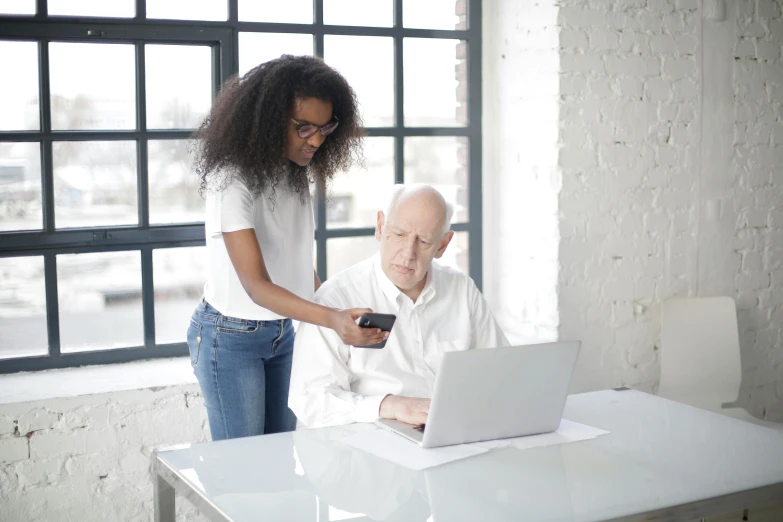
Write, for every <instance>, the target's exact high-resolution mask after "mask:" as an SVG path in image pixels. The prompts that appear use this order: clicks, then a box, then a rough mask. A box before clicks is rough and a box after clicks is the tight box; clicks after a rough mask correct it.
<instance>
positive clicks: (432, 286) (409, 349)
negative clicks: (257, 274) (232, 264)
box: [288, 185, 508, 428]
mask: <svg viewBox="0 0 783 522" xmlns="http://www.w3.org/2000/svg"><path fill="white" fill-rule="evenodd" d="M452 213H453V209H452V207H451V205H449V204H448V203H447V202H446V201H445V200H444V199H443V196H442V195H441V194H440V193H439V192H438V191H437V190H435V189H434V188H432V187H430V186H427V185H415V186H405V185H397V186H396V187H395V190H394V192H393V194H392V198H391V201H390V203H389V206H388V208H387V211H386V213H384V212H378V222H377V226H376V229H375V237H376V238H377V239H378V241H380V252H379V254H376V255H375V256H374V257H372V258H370V259H367V260H365V261H362V262H360V263H358V264H356V265H354V266H352V267H351V268H348V269H347V270H345V271H343V272H341V273H339V274H337V275H336V276H333V277H332V278H330V279H329V280H328V281H326V282H325V283H324V284H323V285H322V286H321V288H320V289H319V290H318V292H317V293H316V296H315V298H316V302H318V303H321V304H323V305H326V306H332V307H335V308H348V307H350V306H360V307H367V308H372V310H373V311H374V312H377V313H387V314H394V315H396V316H397V320H396V322H395V324H394V328H393V329H392V332H391V335H390V336H389V339H388V341H387V342H386V346H385V348H382V349H372V348H356V347H353V346H346V345H344V344H342V342H341V341H340V338H339V337H338V336H337V334H335V333H334V331H332V330H329V329H328V328H322V327H319V326H314V325H311V324H305V323H302V324H301V325H300V327H299V330H298V331H297V334H296V341H295V344H294V360H293V369H292V371H291V387H290V393H289V397H288V405H289V407H290V408H291V409H292V410H293V411H294V413H295V414H296V416H297V417H298V418H299V421H300V422H301V423H302V424H303V425H304V426H306V427H308V428H315V427H321V426H333V425H337V424H348V423H351V422H372V421H374V420H376V419H378V418H379V417H380V418H384V419H396V420H400V421H402V422H407V423H410V424H415V425H418V424H424V423H425V422H426V420H427V412H428V410H429V404H430V399H429V397H431V395H432V391H433V387H434V384H435V373H436V372H437V371H438V367H439V364H440V361H441V359H442V357H443V354H444V352H447V351H456V350H471V349H475V348H494V347H496V346H506V345H508V340H507V339H506V337H505V335H503V332H502V331H501V330H500V328H499V327H498V324H497V323H496V321H495V319H494V317H492V313H491V312H490V310H489V307H488V306H487V303H486V301H485V300H484V298H483V296H482V295H481V293H480V292H479V291H478V289H477V288H476V285H475V284H474V283H473V281H472V280H471V279H470V278H469V277H468V276H467V275H465V274H463V273H462V272H459V271H457V270H454V269H451V268H448V267H444V266H442V265H440V264H438V263H437V262H434V261H433V260H434V259H440V257H441V256H443V253H444V252H445V251H446V248H447V247H448V246H449V242H450V241H451V239H452V237H453V236H454V232H452V231H450V230H449V223H450V222H451V215H452ZM477 371H480V369H477Z"/></svg>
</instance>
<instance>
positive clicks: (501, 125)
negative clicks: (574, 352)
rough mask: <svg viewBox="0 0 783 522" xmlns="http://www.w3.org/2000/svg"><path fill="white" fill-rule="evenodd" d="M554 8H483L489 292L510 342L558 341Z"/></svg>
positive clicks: (542, 4)
mask: <svg viewBox="0 0 783 522" xmlns="http://www.w3.org/2000/svg"><path fill="white" fill-rule="evenodd" d="M554 4H555V2H554V1H551V2H548V1H532V0H525V1H516V0H508V1H499V2H487V3H485V4H484V8H483V10H484V12H483V18H484V22H485V27H491V28H492V29H491V30H485V31H484V42H483V45H484V47H483V49H484V57H483V59H484V63H485V68H484V70H483V71H482V75H483V78H484V106H483V110H484V122H485V123H484V125H485V126H484V128H485V129H489V128H490V127H491V128H492V129H494V130H493V131H489V133H487V134H486V136H487V138H486V139H485V140H484V144H485V148H486V151H485V153H484V162H485V164H484V172H485V173H487V175H485V176H484V179H485V182H484V209H485V211H484V216H485V218H484V219H485V222H484V266H485V267H486V268H485V271H484V272H485V274H484V288H485V293H486V294H487V296H488V298H489V300H490V304H491V305H492V306H493V308H494V310H495V311H496V312H497V318H498V321H499V322H500V324H501V325H502V326H503V327H504V329H505V330H506V331H507V333H508V334H509V335H510V336H511V337H512V338H520V337H535V338H539V337H540V338H554V337H555V336H556V331H557V293H556V287H557V244H558V229H557V196H556V194H557V187H558V186H559V185H560V175H559V169H558V167H557V157H558V151H557V139H558V138H557V133H558V130H557V114H558V110H559V109H558V98H557V93H558V73H557V71H558V67H559V57H558V52H557V41H558V33H557V9H556V7H555V5H554ZM509 35H513V36H514V37H513V38H509V37H507V36H509ZM490 173H491V174H490ZM520 289H524V291H520ZM504 303H507V304H508V306H505V305H504Z"/></svg>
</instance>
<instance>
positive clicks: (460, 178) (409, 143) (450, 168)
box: [405, 137, 468, 223]
mask: <svg viewBox="0 0 783 522" xmlns="http://www.w3.org/2000/svg"><path fill="white" fill-rule="evenodd" d="M405 182H406V183H429V184H431V185H433V186H434V187H435V188H437V189H438V190H439V191H440V192H441V194H443V197H444V198H446V200H447V201H449V202H451V204H452V205H454V217H453V218H452V220H451V222H452V223H464V222H466V221H467V220H468V139H467V138H457V137H434V138H405Z"/></svg>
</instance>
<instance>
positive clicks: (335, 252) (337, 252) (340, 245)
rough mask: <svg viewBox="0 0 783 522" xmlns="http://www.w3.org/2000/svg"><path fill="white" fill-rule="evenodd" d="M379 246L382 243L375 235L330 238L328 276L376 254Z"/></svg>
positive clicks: (327, 254)
mask: <svg viewBox="0 0 783 522" xmlns="http://www.w3.org/2000/svg"><path fill="white" fill-rule="evenodd" d="M379 247H380V243H378V240H377V239H375V236H363V237H340V238H334V239H329V240H328V241H327V242H326V275H327V277H332V276H333V275H335V274H337V273H339V272H342V271H343V270H345V269H346V268H348V267H350V266H353V265H355V264H356V263H358V262H359V261H364V260H365V259H367V258H368V257H372V256H374V255H375V253H376V252H377V251H378V248H379ZM357 306H358V305H357Z"/></svg>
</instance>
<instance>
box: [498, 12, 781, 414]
mask: <svg viewBox="0 0 783 522" xmlns="http://www.w3.org/2000/svg"><path fill="white" fill-rule="evenodd" d="M727 4H728V9H727V20H726V21H723V22H719V21H713V20H703V13H702V12H701V10H700V5H701V2H699V1H698V0H676V1H675V0H660V1H655V2H649V1H643V0H627V1H617V2H604V1H598V0H558V1H555V0H546V1H532V0H531V1H520V2H512V1H510V0H494V1H492V0H486V1H485V3H484V9H485V34H486V35H488V36H487V38H485V41H484V46H485V49H484V60H485V69H487V70H488V72H489V73H490V74H488V75H487V74H485V92H487V99H486V101H485V115H486V118H485V122H484V141H485V143H487V144H488V145H487V146H486V147H485V149H486V150H485V156H488V157H485V170H484V172H485V187H486V188H485V190H486V191H488V196H487V197H488V198H491V201H492V202H493V205H492V206H491V207H488V208H487V212H485V215H487V217H488V218H489V219H490V224H489V225H488V226H489V227H491V229H490V230H488V231H485V237H488V234H492V235H491V236H489V241H487V248H488V249H489V250H488V251H487V252H485V266H486V268H485V281H486V282H487V284H486V285H485V287H486V288H485V290H486V293H487V294H488V298H489V300H490V303H491V304H492V306H493V307H494V308H495V309H496V310H497V311H498V315H499V317H501V319H502V324H503V326H504V327H505V328H507V329H509V330H511V331H512V332H513V331H515V330H519V329H520V328H521V329H522V330H524V333H526V334H536V333H538V332H539V330H545V331H549V330H551V328H552V327H553V326H555V328H556V330H557V335H559V337H561V338H579V339H581V340H582V341H583V342H584V351H583V354H582V357H581V360H580V365H579V367H578V369H577V374H576V376H575V385H574V389H576V390H587V389H597V388H606V387H610V386H618V385H627V386H633V387H637V388H640V389H645V390H653V389H654V388H655V387H656V385H657V382H658V374H659V367H658V345H659V342H660V303H661V302H662V301H663V300H664V299H666V298H668V297H670V296H675V295H693V296H695V295H731V296H733V297H734V298H735V299H736V300H737V303H738V308H739V309H740V311H739V326H740V331H741V333H740V335H741V344H742V359H743V367H744V368H743V370H744V371H743V387H742V393H741V396H740V400H739V404H742V405H746V406H747V407H748V409H749V410H750V411H751V412H752V413H754V414H756V415H758V416H764V415H766V417H767V418H770V419H777V420H783V338H782V337H783V333H782V330H783V304H782V303H781V301H783V174H781V173H782V172H783V120H781V119H780V118H779V115H783V111H782V110H781V108H783V61H781V48H780V45H781V43H783V41H782V39H783V18H781V16H782V13H783V9H781V2H780V0H778V1H771V0H759V1H758V2H754V1H751V0H747V1H746V0H742V1H736V2H733V1H729V2H727ZM544 13H545V14H544ZM553 16H555V17H556V20H555V21H554V22H553V20H552V18H553ZM521 19H524V20H525V21H524V22H523V21H521ZM553 25H554V26H555V27H556V28H557V31H558V32H559V38H558V40H559V41H558V42H557V43H556V45H555V47H554V49H555V50H556V53H553V52H552V51H553V48H552V45H551V44H552V42H551V40H550V39H545V41H544V42H543V43H541V42H536V41H535V36H536V34H537V33H538V32H541V31H544V30H546V31H547V34H551V30H552V26H553ZM489 35H492V36H491V38H490V37H489ZM554 54H558V55H559V56H554ZM541 63H545V64H546V65H547V67H546V68H545V72H543V73H541V72H539V71H538V70H536V67H537V66H539V65H540V64H541ZM552 66H556V67H557V71H558V73H559V82H558V84H557V85H554V86H553V85H552V83H551V71H552V69H551V67H552ZM530 83H534V84H536V85H530ZM496 84H497V85H496ZM552 99H555V100H557V104H556V106H555V107H553V106H552V104H551V100H552ZM493 103H499V106H500V107H501V108H502V109H501V110H498V109H497V108H493V106H492V104H493ZM552 117H557V125H558V129H557V137H556V140H557V142H556V143H557V144H555V143H553V139H552V134H551V132H549V131H548V129H549V127H548V125H550V124H551V118H552ZM520 121H523V122H526V126H525V128H524V130H521V131H520V130H517V128H518V125H517V126H515V125H516V122H520ZM510 136H511V137H510ZM553 151H557V152H556V153H557V158H556V164H555V165H552V163H551V160H552V153H553ZM542 171H543V175H544V176H548V181H549V183H538V181H539V180H540V179H541V176H542ZM531 198H532V199H533V200H534V201H535V202H536V203H531V201H530V200H531ZM490 209H491V210H490ZM493 210H495V211H497V215H494V216H493V215H492V211H493ZM553 215H554V216H556V219H557V227H558V231H552V230H551V227H550V225H551V221H550V219H551V217H552V216H553ZM553 242H556V243H557V246H556V250H552V248H551V244H552V243H553ZM544 252H546V255H544V254H543V253H544ZM552 252H554V253H555V259H554V260H553V259H552V256H551V253H552ZM552 275H555V276H556V281H555V282H554V284H553V282H552V280H551V276H552ZM542 296H545V297H546V302H547V303H548V304H551V305H554V306H555V309H554V310H552V309H549V308H547V309H544V310H541V309H539V308H537V307H536V304H537V303H538V302H539V299H540V298H541V297H542ZM542 327H543V328H542Z"/></svg>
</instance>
